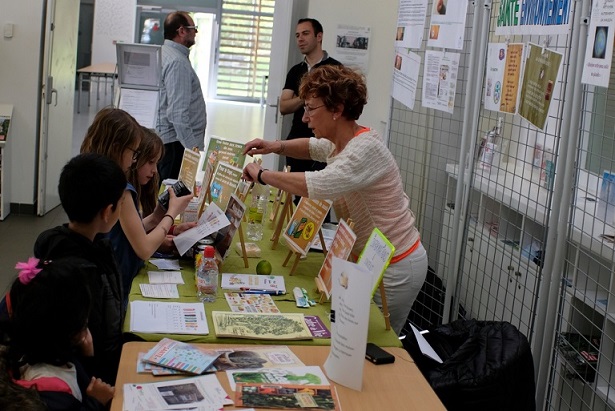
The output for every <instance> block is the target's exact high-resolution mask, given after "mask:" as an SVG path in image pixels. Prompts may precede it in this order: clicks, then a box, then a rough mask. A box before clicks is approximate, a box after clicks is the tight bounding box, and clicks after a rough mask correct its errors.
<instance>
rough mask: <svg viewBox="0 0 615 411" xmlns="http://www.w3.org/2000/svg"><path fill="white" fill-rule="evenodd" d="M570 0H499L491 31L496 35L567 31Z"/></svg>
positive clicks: (543, 33) (568, 28)
mask: <svg viewBox="0 0 615 411" xmlns="http://www.w3.org/2000/svg"><path fill="white" fill-rule="evenodd" d="M570 4H571V0H561V1H552V0H532V1H531V2H528V1H526V2H520V1H519V0H502V1H500V3H499V9H498V15H497V19H496V26H495V34H496V35H498V36H511V35H516V34H521V35H532V34H536V35H545V34H565V33H568V32H569V30H570V23H571V22H572V20H571V18H570V17H571V14H570V12H571V8H570Z"/></svg>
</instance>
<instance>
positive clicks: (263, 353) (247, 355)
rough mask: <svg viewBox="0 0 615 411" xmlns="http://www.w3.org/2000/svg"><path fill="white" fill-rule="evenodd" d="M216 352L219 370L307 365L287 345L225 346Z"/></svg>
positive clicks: (216, 364) (217, 368) (216, 363)
mask: <svg viewBox="0 0 615 411" xmlns="http://www.w3.org/2000/svg"><path fill="white" fill-rule="evenodd" d="M215 353H216V354H219V357H218V359H217V360H216V361H215V362H214V367H216V370H217V371H226V370H238V369H253V368H273V367H302V366H304V365H305V364H303V362H301V360H300V359H299V357H297V356H296V355H295V353H293V352H292V351H291V349H290V348H288V347H287V346H286V345H250V346H242V347H235V348H233V347H225V348H220V349H217V350H215Z"/></svg>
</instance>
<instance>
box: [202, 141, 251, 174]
mask: <svg viewBox="0 0 615 411" xmlns="http://www.w3.org/2000/svg"><path fill="white" fill-rule="evenodd" d="M244 147H245V144H243V143H238V142H236V141H231V140H225V139H223V138H220V137H216V136H211V137H210V139H209V144H208V145H207V151H206V157H205V159H206V161H205V162H204V163H203V171H205V168H206V167H207V163H210V164H213V167H214V168H216V165H217V164H218V163H219V162H223V163H228V164H230V165H232V166H234V167H239V168H243V166H244V163H245V161H246V155H245V154H243V149H244Z"/></svg>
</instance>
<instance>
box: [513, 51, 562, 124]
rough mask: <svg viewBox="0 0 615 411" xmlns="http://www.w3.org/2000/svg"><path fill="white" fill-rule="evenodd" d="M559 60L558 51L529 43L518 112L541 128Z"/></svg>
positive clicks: (548, 105)
mask: <svg viewBox="0 0 615 411" xmlns="http://www.w3.org/2000/svg"><path fill="white" fill-rule="evenodd" d="M561 62H562V55H561V54H560V53H557V52H555V51H552V50H548V49H543V48H542V47H540V46H538V45H536V44H531V43H530V44H529V52H528V56H527V58H526V59H525V69H524V70H523V83H522V84H521V97H520V99H519V100H520V101H521V104H520V106H519V114H520V115H521V117H523V118H525V119H526V120H527V121H529V122H530V123H532V124H533V125H535V126H536V127H538V128H539V129H541V130H543V129H544V127H545V123H546V121H547V116H548V114H549V107H550V106H551V100H552V98H553V92H554V88H555V84H556V82H557V73H558V72H559V67H560V63H561Z"/></svg>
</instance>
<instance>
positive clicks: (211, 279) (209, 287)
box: [196, 245, 218, 303]
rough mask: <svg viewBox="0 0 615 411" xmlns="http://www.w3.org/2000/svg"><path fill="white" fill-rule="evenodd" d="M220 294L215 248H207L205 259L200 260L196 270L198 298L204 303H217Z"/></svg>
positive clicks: (204, 253)
mask: <svg viewBox="0 0 615 411" xmlns="http://www.w3.org/2000/svg"><path fill="white" fill-rule="evenodd" d="M217 293H218V264H217V263H216V257H215V251H214V247H213V246H211V245H208V246H205V250H203V257H202V258H200V259H199V262H198V264H197V268H196V296H197V297H198V298H199V300H200V301H203V302H209V303H211V302H214V301H216V294H217Z"/></svg>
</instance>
